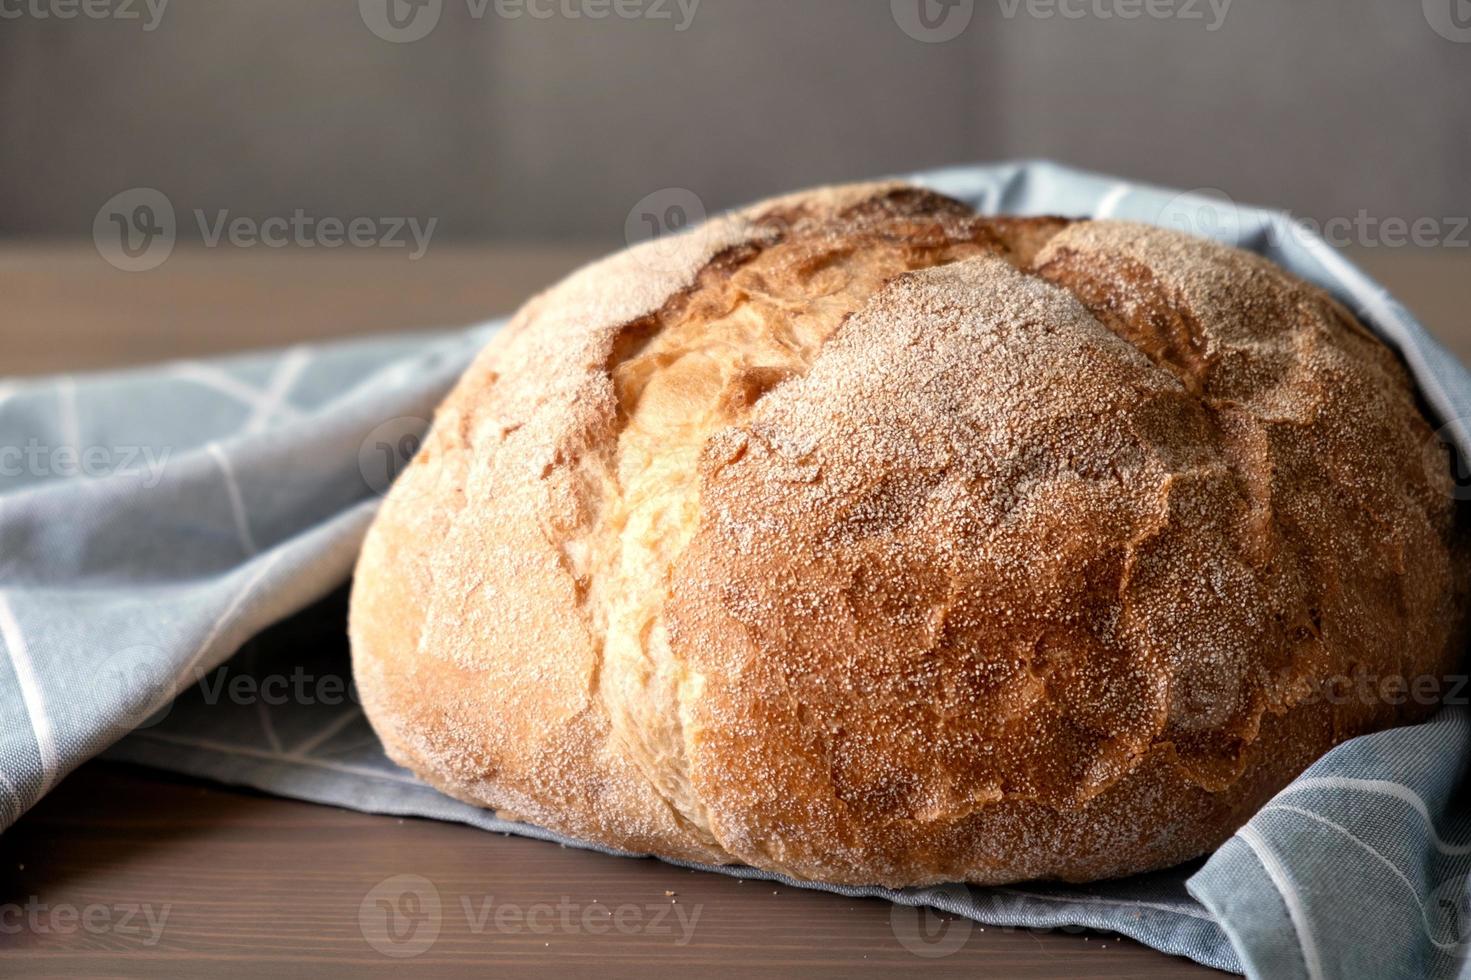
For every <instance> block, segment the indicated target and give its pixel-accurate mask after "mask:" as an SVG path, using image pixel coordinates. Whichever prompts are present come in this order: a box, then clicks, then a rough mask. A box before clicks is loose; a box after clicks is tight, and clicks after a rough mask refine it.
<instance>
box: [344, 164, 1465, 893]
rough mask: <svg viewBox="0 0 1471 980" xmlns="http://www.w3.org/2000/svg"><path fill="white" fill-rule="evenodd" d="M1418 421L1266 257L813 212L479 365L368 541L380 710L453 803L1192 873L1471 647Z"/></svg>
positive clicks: (610, 829) (1339, 328)
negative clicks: (1249, 819) (1307, 773)
mask: <svg viewBox="0 0 1471 980" xmlns="http://www.w3.org/2000/svg"><path fill="white" fill-rule="evenodd" d="M1429 438H1430V434H1429V429H1428V427H1427V426H1426V424H1425V422H1424V421H1423V419H1422V418H1421V417H1420V415H1419V413H1418V410H1417V408H1416V405H1415V401H1414V394H1413V391H1412V390H1411V388H1410V386H1409V383H1408V380H1407V378H1406V377H1405V375H1404V372H1403V369H1402V368H1401V367H1400V365H1399V364H1398V363H1397V362H1396V361H1395V360H1394V358H1393V356H1392V355H1391V354H1390V353H1389V352H1388V350H1387V349H1385V348H1384V347H1383V345H1381V344H1380V343H1379V342H1378V341H1377V340H1375V339H1374V338H1373V337H1372V336H1370V335H1369V334H1368V333H1367V331H1364V330H1363V328H1362V327H1361V326H1359V325H1358V324H1357V323H1356V322H1355V321H1353V319H1352V317H1351V316H1350V315H1349V314H1348V313H1347V312H1346V311H1344V310H1342V308H1341V307H1338V306H1337V304H1335V303H1333V302H1332V301H1331V300H1330V299H1328V298H1327V297H1326V296H1325V295H1324V294H1322V293H1321V292H1320V291H1318V290H1316V289H1314V288H1312V287H1310V286H1307V285H1305V284H1303V283H1300V282H1298V281H1297V280H1295V279H1292V278H1291V277H1289V276H1287V275H1286V274H1284V273H1282V272H1281V271H1280V270H1278V269H1276V268H1275V267H1273V266H1271V265H1270V264H1269V263H1267V262H1265V261H1263V260H1261V259H1259V258H1257V257H1255V256H1250V255H1247V254H1245V253H1241V252H1237V251H1234V250H1231V249H1227V248H1224V247H1222V246H1219V245H1215V244H1212V243H1207V242H1202V241H1197V240H1194V239H1190V238H1187V237H1185V236H1181V235H1178V234H1175V233H1171V232H1166V231H1161V230H1157V229H1149V228H1144V227H1142V226H1134V225H1127V224H1121V223H1116V222H1068V221H1065V220H1062V219H984V218H977V217H975V216H974V215H973V214H971V212H970V211H969V210H968V209H967V208H965V206H964V205H961V204H960V203H958V202H955V201H951V200H948V199H946V198H942V197H939V196H937V195H934V194H931V193H929V192H926V191H922V190H919V189H916V188H909V187H902V186H897V185H882V186H875V185H868V186H856V187H847V188H835V189H829V190H825V191H819V192H813V193H810V194H806V195H794V196H792V197H789V198H784V199H781V200H779V201H774V202H770V203H768V204H766V205H761V206H757V207H756V208H752V209H750V210H748V211H745V212H742V213H739V214H737V215H734V216H731V217H728V218H725V219H721V220H719V221H716V222H714V223H712V224H711V225H709V226H707V227H706V228H704V229H701V230H700V231H699V232H698V233H696V234H695V235H692V236H688V237H687V238H686V239H684V240H682V241H679V242H677V243H676V244H675V245H674V246H673V248H672V250H671V248H670V246H668V245H661V246H660V247H658V248H651V247H644V248H640V249H635V250H631V251H629V252H626V253H621V254H620V255H618V256H614V257H613V258H611V259H609V260H606V261H605V262H604V263H600V264H599V265H597V266H594V267H592V268H590V269H588V270H584V271H583V272H582V273H579V274H577V275H575V276H574V277H572V278H571V279H569V280H568V281H567V282H566V283H564V284H562V285H561V286H559V287H556V288H555V289H554V290H552V291H550V292H549V293H547V294H544V295H543V296H540V297H538V298H536V299H535V300H533V301H532V302H531V303H529V304H528V305H527V307H526V308H525V309H524V310H523V311H522V312H521V313H520V314H518V316H517V317H516V319H515V321H514V322H513V323H512V324H511V325H510V326H509V327H508V328H507V330H506V331H505V332H503V334H502V335H501V336H500V337H499V338H497V340H496V341H495V342H493V344H492V345H491V347H490V348H489V349H488V350H487V351H486V352H485V354H484V355H483V356H482V358H481V359H480V361H479V362H477V364H476V366H475V367H474V368H472V369H471V371H470V372H468V373H467V375H466V377H465V379H464V380H463V381H462V382H461V384H460V386H459V387H458V388H457V390H456V391H455V392H454V393H453V394H452V395H451V396H450V398H449V399H448V400H447V401H446V404H445V406H444V407H443V408H442V409H441V412H440V414H439V416H438V418H437V419H436V423H435V427H434V432H433V433H432V434H431V437H430V439H429V440H427V441H426V446H425V450H424V452H423V454H422V455H421V457H420V458H419V459H418V460H416V461H415V463H414V465H413V466H411V467H410V468H409V470H408V472H407V473H406V474H405V475H404V477H403V478H402V479H401V480H400V482H399V484H398V485H396V486H395V488H394V491H393V492H392V493H391V494H390V497H389V500H388V501H387V502H386V504H385V507H384V510H383V512H382V514H381V515H380V517H379V520H378V521H377V522H376V523H375V526H374V528H373V530H372V532H371V533H370V535H369V539H368V542H367V544H366V545H365V550H364V554H363V558H362V560H361V562H360V567H359V573H358V583H357V586H356V589H355V593H354V603H353V617H352V632H353V646H354V659H355V665H356V669H357V671H358V676H359V685H360V688H361V689H362V693H363V697H364V704H365V707H366V709H367V710H368V714H369V717H370V718H371V719H372V720H373V722H374V724H375V726H376V727H377V729H378V731H379V732H380V734H381V735H382V737H383V739H384V742H385V745H386V746H387V748H388V749H389V752H390V754H391V755H392V756H393V757H394V758H395V759H396V760H398V761H399V762H401V763H402V764H404V765H407V766H409V767H410V768H412V769H414V770H415V771H416V772H418V773H420V774H421V775H423V776H424V777H425V778H427V779H429V780H430V781H431V782H433V783H434V784H435V785H438V786H440V787H441V788H443V789H445V790H446V791H447V792H450V793H452V794H453V795H456V796H459V797H461V798H464V799H468V800H471V801H473V802H477V803H480V804H482V805H489V806H494V807H496V808H498V809H500V810H503V811H508V812H513V813H515V814H516V815H519V816H522V817H524V818H526V819H530V820H533V821H535V822H537V823H540V824H543V825H545V826H548V827H551V828H553V829H557V830H560V831H563V832H565V833H569V834H572V835H575V836H579V837H583V838H587V839H591V840H595V841H598V842H601V843H605V844H610V845H613V846H617V847H621V848H625V849H629V850H638V851H645V850H647V851H654V852H656V853H660V854H665V855H668V856H673V857H682V858H694V859H698V860H704V861H715V862H731V861H740V862H746V863H751V864H755V865H758V866H761V867H766V868H770V869H773V870H778V871H783V872H786V873H789V874H795V875H799V876H805V877H811V878H816V879H820V880H826V881H844V882H862V883H868V882H880V883H884V884H890V885H908V884H921V883H929V882H935V881H943V880H970V881H975V882H1001V881H1011V880H1017V879H1022V878H1028V877H1037V876H1055V877H1062V878H1070V879H1087V878H1097V877H1104V876H1111V875H1118V874H1126V873H1131V872H1134V871H1139V870H1144V869H1147V868H1154V867H1161V866H1164V865H1167V864H1170V863H1174V862H1177V861H1179V860H1183V859H1185V858H1188V857H1191V856H1194V855H1195V854H1198V853H1200V852H1201V851H1203V850H1206V849H1208V848H1210V847H1212V846H1214V845H1215V844H1216V843H1218V842H1219V840H1221V839H1223V838H1224V837H1225V836H1227V835H1229V833H1230V832H1231V831H1232V830H1234V828H1235V827H1236V826H1237V825H1238V824H1239V822H1240V821H1241V820H1242V819H1244V817H1245V816H1246V815H1248V814H1249V813H1250V812H1251V810H1253V809H1254V808H1255V807H1256V806H1257V805H1259V804H1260V802H1261V801H1263V800H1264V799H1265V798H1266V797H1267V796H1269V795H1270V794H1271V793H1272V792H1274V791H1275V790H1276V789H1277V788H1279V787H1280V786H1281V785H1282V784H1283V783H1285V782H1286V781H1287V780H1288V779H1290V778H1291V776H1293V775H1295V774H1296V773H1297V772H1298V771H1300V769H1301V768H1303V767H1305V766H1306V765H1307V764H1308V763H1309V762H1310V761H1311V760H1312V759H1313V758H1315V757H1316V756H1317V755H1319V754H1321V752H1323V751H1324V750H1326V749H1327V748H1328V747H1329V746H1331V745H1332V744H1334V743H1335V742H1336V741H1339V740H1341V739H1343V738H1346V737H1350V736H1352V735H1354V734H1359V733H1361V732H1364V731H1368V730H1372V729H1374V728H1378V727H1384V726H1386V725H1390V724H1395V723H1400V722H1403V721H1406V720H1410V719H1413V718H1414V717H1418V716H1419V715H1421V714H1423V713H1424V710H1421V709H1416V708H1414V707H1395V706H1389V705H1385V704H1370V705H1364V704H1356V703H1349V704H1333V703H1329V702H1327V701H1325V700H1324V699H1322V698H1315V697H1313V695H1314V694H1316V693H1318V691H1319V689H1320V687H1321V686H1322V685H1323V684H1324V683H1326V682H1327V681H1328V680H1329V679H1330V678H1331V677H1332V676H1334V675H1336V674H1352V673H1353V672H1356V671H1358V672H1369V673H1372V674H1378V675H1382V674H1388V673H1391V672H1395V673H1398V674H1399V675H1401V676H1405V677H1414V676H1417V675H1418V674H1420V673H1435V672H1437V671H1440V670H1444V669H1448V667H1449V666H1450V664H1451V661H1452V658H1453V656H1454V654H1455V653H1456V652H1457V651H1458V649H1459V647H1458V645H1457V644H1458V643H1459V638H1460V636H1461V635H1462V633H1461V629H1462V626H1461V624H1462V613H1461V610H1462V607H1463V601H1462V600H1463V596H1462V594H1461V590H1462V589H1463V585H1462V584H1461V583H1463V582H1465V581H1466V576H1465V574H1464V573H1465V571H1466V570H1467V559H1466V548H1465V546H1464V543H1463V541H1464V536H1463V535H1462V534H1461V531H1460V529H1459V528H1458V526H1457V525H1456V523H1455V515H1454V512H1453V508H1452V502H1451V497H1450V495H1449V493H1448V492H1447V487H1446V485H1445V481H1447V480H1448V476H1446V475H1445V474H1437V473H1436V472H1435V471H1434V470H1433V469H1432V470H1427V468H1426V467H1425V466H1424V465H1423V462H1422V460H1423V455H1422V447H1423V446H1424V445H1425V444H1426V442H1427V441H1428V440H1429ZM1408 554H1413V555H1415V556H1416V560H1415V561H1414V562H1413V563H1412V562H1409V561H1407V560H1406V555H1408Z"/></svg>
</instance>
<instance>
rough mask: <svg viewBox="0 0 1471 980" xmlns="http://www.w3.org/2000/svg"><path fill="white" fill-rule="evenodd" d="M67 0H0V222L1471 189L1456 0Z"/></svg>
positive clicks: (1337, 208)
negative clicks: (678, 200)
mask: <svg viewBox="0 0 1471 980" xmlns="http://www.w3.org/2000/svg"><path fill="white" fill-rule="evenodd" d="M80 2H82V0H0V13H3V14H4V16H3V19H0V234H4V235H6V236H12V237H15V236H21V237H30V236H36V237H48V238H51V237H85V236H87V235H88V234H89V233H90V230H91V227H92V220H93V217H94V215H95V214H96V212H97V209H98V207H99V206H100V205H101V204H102V203H103V202H104V201H106V200H107V199H108V198H109V197H110V196H111V195H113V194H115V193H117V192H118V191H120V190H123V189H126V188H131V187H139V186H146V187H153V188H157V189H159V190H161V191H163V192H164V193H165V194H166V195H168V197H169V198H170V199H171V200H172V201H173V202H174V204H175V205H176V206H178V207H180V208H188V209H193V208H202V209H205V210H206V211H211V212H213V211H215V210H218V209H229V210H230V211H231V212H232V213H235V214H243V215H255V216H258V217H259V216H265V215H275V214H289V213H290V212H291V211H292V210H293V209H295V208H303V209H305V210H306V211H308V212H309V213H313V214H318V215H337V216H342V217H350V216H354V215H360V214H361V215H378V216H381V215H402V216H421V217H424V218H428V217H437V218H438V219H439V228H438V232H437V235H438V238H443V239H446V240H454V239H460V240H468V239H519V240H530V239H536V240H558V239H580V240H603V239H608V240H612V239H615V238H618V237H621V236H622V233H623V227H624V221H625V218H626V216H627V215H628V212H629V209H630V207H631V206H632V205H633V204H634V203H635V202H636V201H638V200H639V199H640V198H641V197H643V196H644V195H646V194H648V193H650V192H651V191H655V190H657V189H659V188H665V187H684V188H689V189H691V190H693V191H694V192H695V193H696V194H698V195H699V196H700V197H701V198H702V199H703V200H704V201H705V202H706V203H707V204H708V205H709V206H710V207H711V208H712V209H713V208H717V207H724V206H728V205H732V204H736V203H740V202H742V201H745V200H749V199H752V198H755V197H758V196H761V195H764V194H767V193H770V192H774V191H779V190H784V189H789V188H794V187H797V186H800V185H806V184H812V183H818V182H826V181H835V180H843V179H848V178H858V177H864V176H871V175H877V174H882V173H886V172H892V171H902V170H908V169H913V168H919V167H928V166H934V165H939V164H945V163H953V162H962V161H974V160H989V159H997V158H1005V157H1023V156H1026V157H1034V156H1046V157H1052V158H1056V159H1059V160H1062V161H1065V162H1070V163H1073V164H1077V165H1081V166H1085V167H1089V168H1094V169H1100V170H1105V171H1110V172H1114V173H1118V174H1123V175H1128V176H1130V177H1134V178H1137V179H1141V180H1148V181H1154V182H1162V183H1167V184H1172V185H1177V186H1181V187H1190V188H1194V187H1211V188H1220V189H1223V190H1225V191H1227V192H1228V193H1230V194H1231V195H1232V196H1234V197H1236V198H1237V199H1238V200H1244V201H1250V202H1253V203H1270V204H1274V205H1278V206H1282V207H1287V208H1291V209H1292V210H1294V211H1295V212H1297V213H1299V214H1303V215H1308V216H1315V217H1319V218H1326V217H1330V216H1335V215H1353V214H1356V213H1357V212H1359V211H1360V209H1367V210H1368V211H1369V212H1371V213H1372V214H1376V215H1379V216H1381V217H1382V216H1402V217H1406V218H1413V217H1416V216H1423V215H1428V216H1448V215H1461V214H1466V213H1467V210H1468V208H1471V166H1468V162H1471V125H1468V123H1471V114H1468V109H1471V100H1468V98H1467V96H1468V94H1471V43H1467V42H1468V41H1471V36H1468V35H1471V29H1468V28H1471V18H1468V17H1467V16H1466V14H1467V13H1468V11H1467V10H1466V6H1467V5H1466V3H1465V0H1423V2H1421V0H1393V2H1391V0H1350V2H1344V3H1337V2H1332V0H1292V2H1285V0H1229V2H1228V0H1214V4H1212V2H1211V0H1148V3H1149V4H1156V3H1157V4H1160V5H1161V6H1160V7H1155V8H1148V7H1146V3H1145V0H1061V4H1062V6H1061V7H1058V6H1057V5H1056V4H1057V2H1058V0H953V2H955V3H956V4H957V5H956V6H955V7H954V8H947V7H945V6H942V5H941V3H940V0H894V2H893V3H892V4H891V3H890V2H889V0H861V2H860V0H702V2H699V3H698V6H697V7H696V8H695V9H694V10H693V11H692V14H693V16H692V17H689V16H687V15H688V14H689V13H691V11H690V10H689V4H690V2H691V0H685V6H684V7H683V8H681V7H680V5H679V3H678V0H658V2H659V3H660V7H659V8H656V9H655V10H650V9H649V5H650V4H652V3H654V2H655V0H618V2H619V3H625V2H626V3H628V4H629V5H630V6H626V7H622V8H620V9H622V10H625V11H627V10H633V9H641V10H642V12H643V15H642V16H638V17H622V16H618V15H617V12H616V11H609V16H607V17H606V18H605V19H597V20H595V19H592V17H591V16H588V14H590V13H592V12H594V11H596V10H599V9H602V10H608V9H609V8H610V7H611V6H612V3H613V0H529V2H531V3H532V4H534V5H536V6H535V10H536V12H537V13H546V12H548V11H550V12H551V13H552V16H550V17H545V18H541V17H536V16H532V10H529V9H526V8H524V7H523V6H522V5H521V4H522V3H523V2H524V0H510V2H507V0H487V4H488V5H486V4H481V3H479V2H477V0H417V2H418V3H419V4H421V5H422V6H413V5H411V4H409V3H406V2H405V0H362V2H361V3H355V2H354V0H332V2H316V0H312V2H308V0H253V2H232V3H223V2H199V0H193V2H190V3H184V2H182V0H174V2H172V3H167V4H166V6H164V8H163V9H162V10H161V11H159V10H158V9H157V8H158V4H159V3H160V0H153V8H152V9H150V8H149V6H148V5H147V3H146V2H145V0H86V2H88V3H95V4H97V5H98V6H96V7H95V8H93V9H95V10H103V9H106V10H107V11H108V15H107V16H105V17H94V16H89V15H88V14H87V13H86V12H85V11H78V10H77V9H76V5H77V4H79V3H80ZM640 2H642V4H643V6H642V7H641V8H638V7H637V6H636V5H637V4H639V3H640ZM921 2H923V3H926V4H929V6H927V7H926V8H925V13H926V15H927V17H928V18H929V21H928V22H929V23H931V24H936V23H940V24H941V25H942V26H941V27H940V28H937V30H938V31H939V32H940V33H941V34H943V33H945V32H946V31H947V30H949V29H952V28H953V27H954V26H955V25H956V24H957V23H958V21H954V20H948V21H947V20H944V16H948V15H952V14H953V15H956V16H961V15H964V14H966V13H967V12H968V11H969V12H970V13H971V16H970V20H969V22H968V24H966V25H965V27H964V30H962V31H960V32H959V34H958V36H956V37H954V38H953V39H951V40H948V41H944V42H943V43H929V42H926V41H923V40H917V39H915V38H914V37H911V36H910V33H919V34H922V35H923V34H924V33H925V30H926V29H925V28H924V26H923V24H922V23H920V27H919V29H918V30H916V29H915V28H914V24H916V23H919V22H917V21H915V20H914V16H915V12H916V9H917V7H918V4H919V3H921ZM122 3H126V4H127V5H128V7H127V8H122V7H119V6H118V5H119V4H122ZM387 3H392V4H394V5H395V7H394V10H395V11H396V15H397V22H398V23H399V24H405V23H407V24H409V25H410V27H409V28H407V29H404V28H396V27H394V26H393V24H392V23H390V22H389V21H387V20H386V19H385V17H386V11H387V9H388V8H387V7H386V4H387ZM68 4H71V5H72V6H70V7H68V6H67V5H68ZM498 5H499V9H498ZM1437 5H1439V6H1437ZM971 7H973V10H969V8H971ZM1141 8H1145V9H1143V10H1141ZM1441 8H1443V9H1441ZM567 9H571V10H573V11H577V12H581V13H583V14H584V15H583V16H579V17H572V16H568V15H567V13H566V12H565V11H566V10H567ZM1149 9H1168V10H1171V11H1172V16H1169V17H1165V18H1158V17H1154V16H1151V15H1150V14H1149ZM66 10H72V11H73V12H74V13H76V16H74V17H72V18H71V19H61V17H60V16H58V15H60V14H62V13H63V12H65V11H66ZM1129 10H1134V11H1138V12H1139V16H1137V17H1136V18H1134V19H1125V17H1126V16H1127V11H1129ZM128 12H131V13H134V14H136V18H133V19H129V18H126V17H125V16H123V15H124V14H125V13H128ZM655 12H667V13H668V14H669V15H670V16H669V17H668V18H667V19H664V18H659V17H655V16H652V14H653V13H655ZM477 13H480V14H481V15H480V16H477V15H476V14H477ZM1049 13H1050V16H1049V15H1048V14H1049ZM40 14H45V15H46V16H41V15H40ZM1077 14H1081V15H1080V16H1074V15H1077ZM1458 14H1459V16H1458ZM1105 15H1109V16H1105ZM416 17H418V18H420V19H418V20H415V18H416ZM423 18H428V20H426V19H423ZM430 20H432V21H433V24H432V29H431V30H429V31H428V33H427V35H426V36H424V37H422V38H420V39H418V40H413V41H402V40H397V41H396V40H389V39H385V38H384V37H381V36H379V34H387V35H394V34H395V32H397V36H399V37H402V36H404V34H405V32H406V31H407V32H408V33H413V32H415V31H417V30H420V29H422V28H423V26H424V25H425V24H426V23H428V22H429V21H430ZM901 23H907V24H908V26H910V28H911V32H910V33H906V31H905V30H904V29H903V28H902V27H901ZM374 25H376V27H377V31H378V32H377V33H375V31H374V29H373V27H374ZM680 28H683V29H680ZM934 33H935V32H931V36H934Z"/></svg>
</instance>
